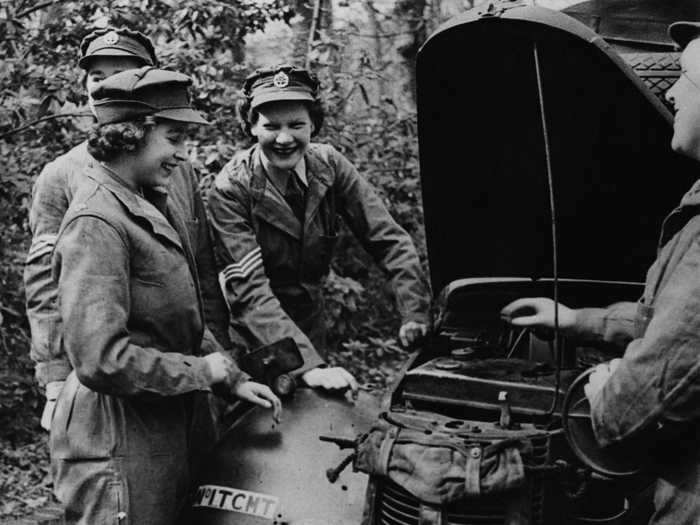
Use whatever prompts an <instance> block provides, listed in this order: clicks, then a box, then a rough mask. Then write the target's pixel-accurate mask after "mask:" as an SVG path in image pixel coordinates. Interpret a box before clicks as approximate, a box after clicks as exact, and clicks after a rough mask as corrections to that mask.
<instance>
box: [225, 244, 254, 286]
mask: <svg viewBox="0 0 700 525" xmlns="http://www.w3.org/2000/svg"><path fill="white" fill-rule="evenodd" d="M260 266H262V254H261V252H260V247H257V248H255V249H253V250H251V251H249V252H248V253H247V254H246V255H245V256H244V257H243V258H242V259H241V260H240V261H238V262H237V263H233V264H229V265H228V266H227V267H226V268H224V269H223V270H222V271H221V274H222V275H223V277H224V279H225V280H226V281H229V280H231V279H245V278H246V277H248V276H249V275H250V274H251V273H252V272H253V270H255V269H256V268H258V267H260Z"/></svg>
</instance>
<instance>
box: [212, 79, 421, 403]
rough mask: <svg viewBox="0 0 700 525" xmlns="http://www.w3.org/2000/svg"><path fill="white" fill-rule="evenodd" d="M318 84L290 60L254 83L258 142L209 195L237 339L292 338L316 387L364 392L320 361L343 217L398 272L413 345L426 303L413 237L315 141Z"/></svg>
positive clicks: (250, 110)
mask: <svg viewBox="0 0 700 525" xmlns="http://www.w3.org/2000/svg"><path fill="white" fill-rule="evenodd" d="M319 88H320V86H319V82H318V79H317V78H316V75H314V74H313V73H312V72H310V71H307V70H305V69H301V68H298V67H293V66H290V65H279V66H275V67H272V68H268V69H263V70H259V71H256V72H255V73H253V74H252V75H250V76H249V77H248V78H247V79H246V81H245V84H244V86H243V91H244V94H245V97H244V98H243V99H242V101H241V104H240V106H239V108H238V110H239V116H240V118H241V121H242V124H243V126H244V128H245V130H246V131H247V132H248V133H249V134H250V135H251V137H253V138H254V139H256V144H255V145H254V146H253V147H252V148H250V149H248V150H246V151H241V152H239V153H238V154H237V155H236V156H235V157H234V158H233V160H231V161H230V162H229V163H228V164H227V165H226V166H225V167H224V169H223V171H222V172H221V173H220V174H219V176H218V177H217V178H216V182H215V185H214V188H212V190H211V192H210V194H209V201H208V202H209V208H210V213H211V223H212V229H213V232H214V237H215V239H216V242H217V243H218V248H219V253H220V255H221V260H222V261H223V262H224V263H225V264H226V266H225V267H224V268H222V269H221V273H220V281H221V283H222V285H223V287H224V289H225V293H226V296H227V299H228V301H229V306H230V310H231V313H232V318H231V322H232V324H233V326H235V327H236V329H237V330H236V333H237V335H240V336H241V337H242V338H243V339H244V343H245V345H246V346H248V347H253V348H254V347H256V346H261V345H264V344H270V343H272V342H274V341H276V340H278V339H282V338H284V337H292V338H293V339H294V340H295V341H296V343H297V346H298V347H299V349H300V351H301V353H302V355H303V357H304V366H303V367H302V368H301V369H300V370H299V371H298V373H299V374H300V376H301V380H302V381H303V382H304V383H305V384H306V385H307V386H310V387H320V388H325V389H332V390H343V389H348V388H350V389H353V390H357V387H358V385H357V382H356V381H355V378H354V377H353V376H352V375H351V374H350V373H349V372H347V371H346V370H345V369H343V368H340V367H324V366H323V365H324V363H323V358H324V357H325V354H326V350H327V349H326V341H325V333H326V321H325V313H324V300H323V281H324V279H325V277H326V275H328V272H329V269H330V263H331V259H332V257H333V251H334V247H335V244H336V241H337V239H338V233H339V228H340V219H341V218H342V220H343V221H344V222H345V224H347V226H348V227H349V228H350V229H351V230H352V232H353V233H354V234H355V236H356V237H357V238H358V239H359V240H360V242H361V243H362V245H363V246H364V247H365V248H366V249H367V251H368V252H369V253H370V254H371V255H372V256H373V258H374V259H375V260H376V261H377V262H378V263H379V264H380V266H381V267H382V269H383V270H384V271H385V272H386V273H387V274H388V275H389V276H390V278H391V282H392V285H393V287H394V290H395V292H396V302H397V305H398V308H399V311H400V312H401V316H402V318H403V323H402V326H401V329H400V331H399V338H400V340H401V342H402V344H404V346H408V345H409V344H412V343H414V342H416V341H418V340H419V339H420V338H421V337H422V336H423V335H425V333H426V330H427V324H428V302H429V298H428V292H427V289H426V287H425V283H424V280H423V276H422V272H421V268H420V264H419V261H418V255H417V253H416V249H415V246H414V245H413V242H412V240H411V238H410V236H409V235H408V234H407V233H406V231H404V230H403V229H402V228H401V227H400V226H399V225H398V224H397V223H396V222H395V221H394V220H393V218H392V217H391V216H390V215H389V212H388V211H387V210H386V207H385V206H384V204H383V202H382V200H381V199H380V198H379V196H378V195H377V194H376V193H375V191H374V189H373V188H372V187H371V186H370V184H369V183H368V182H367V181H366V180H365V179H364V178H363V177H362V176H361V175H360V174H359V173H358V172H357V170H356V169H355V167H354V166H353V165H352V164H351V163H350V162H349V161H348V159H347V158H345V157H344V156H343V155H342V154H341V153H340V152H339V151H337V150H336V149H335V148H333V147H332V146H330V145H327V144H315V143H312V142H311V139H312V137H314V136H315V135H316V134H317V133H318V132H319V130H320V128H321V125H322V124H323V108H322V102H321V100H320V97H319V91H320V89H319Z"/></svg>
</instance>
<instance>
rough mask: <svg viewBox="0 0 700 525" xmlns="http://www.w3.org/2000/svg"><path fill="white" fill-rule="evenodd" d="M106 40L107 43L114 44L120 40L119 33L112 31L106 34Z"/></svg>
mask: <svg viewBox="0 0 700 525" xmlns="http://www.w3.org/2000/svg"><path fill="white" fill-rule="evenodd" d="M104 41H105V44H107V45H108V46H113V45H114V44H116V43H117V42H119V35H118V34H117V32H116V31H110V32H109V33H107V34H106V35H105V37H104Z"/></svg>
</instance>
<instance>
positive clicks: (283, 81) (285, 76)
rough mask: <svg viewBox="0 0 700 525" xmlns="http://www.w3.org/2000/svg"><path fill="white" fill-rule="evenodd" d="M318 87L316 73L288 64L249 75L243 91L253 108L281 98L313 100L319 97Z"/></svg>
mask: <svg viewBox="0 0 700 525" xmlns="http://www.w3.org/2000/svg"><path fill="white" fill-rule="evenodd" d="M318 89H319V82H318V79H317V78H316V75H314V74H313V73H310V72H308V71H307V70H306V69H302V68H298V67H294V66H290V65H286V64H285V65H279V66H274V67H270V68H265V69H259V70H257V71H255V72H254V73H253V74H251V75H249V76H248V77H247V78H246V80H245V83H244V84H243V92H244V94H245V95H246V96H247V97H248V98H249V99H250V107H251V109H252V108H256V107H258V106H260V105H261V104H265V103H267V102H275V101H279V100H308V101H313V100H316V99H317V97H318Z"/></svg>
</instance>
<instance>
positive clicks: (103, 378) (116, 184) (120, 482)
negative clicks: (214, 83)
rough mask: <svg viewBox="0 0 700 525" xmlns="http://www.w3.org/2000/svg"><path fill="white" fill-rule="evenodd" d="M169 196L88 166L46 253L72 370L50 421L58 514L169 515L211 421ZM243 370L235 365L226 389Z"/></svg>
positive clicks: (185, 249) (104, 519)
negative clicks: (50, 260) (136, 189)
mask: <svg viewBox="0 0 700 525" xmlns="http://www.w3.org/2000/svg"><path fill="white" fill-rule="evenodd" d="M185 217H186V213H185V210H184V209H182V206H181V205H180V202H179V201H178V200H176V199H169V198H168V197H167V196H166V195H165V194H163V193H162V192H157V191H148V190H145V189H144V196H143V197H142V196H140V195H138V194H137V193H135V192H134V191H132V190H131V189H130V188H128V187H127V186H125V185H124V184H123V183H121V182H120V181H118V180H117V179H115V178H113V177H112V176H111V175H110V174H109V173H108V172H107V170H106V169H105V168H103V167H102V166H100V165H99V164H96V165H93V166H90V167H87V166H86V167H84V168H83V173H82V180H81V183H80V187H79V189H78V191H77V192H76V194H75V195H74V196H73V199H72V202H71V205H70V207H69V209H68V211H67V213H66V215H65V218H64V220H63V224H62V226H61V229H60V230H59V233H58V237H57V240H56V245H55V248H54V250H53V267H52V270H53V278H54V281H55V282H56V283H57V298H58V314H59V316H60V319H61V320H62V333H63V346H62V348H63V349H64V350H65V353H66V355H67V356H68V358H69V360H70V365H71V368H72V369H73V372H71V373H70V374H69V375H68V377H67V379H66V382H65V385H64V386H63V388H62V390H61V393H60V395H59V397H58V399H57V401H56V410H55V414H54V417H53V420H52V423H51V438H50V448H51V460H52V474H53V480H54V490H55V493H56V495H57V497H58V498H59V499H60V501H61V502H62V504H63V505H64V508H65V509H66V514H67V518H69V519H68V521H69V522H71V523H73V522H75V521H78V523H85V524H91V523H117V522H119V523H120V524H121V523H123V524H124V525H130V524H140V523H149V524H153V525H167V524H171V523H175V520H176V516H177V513H178V511H179V510H180V508H181V506H182V505H183V504H184V502H185V501H186V494H187V491H188V489H189V484H190V482H191V479H192V476H193V472H194V469H196V468H197V465H198V464H199V461H200V458H199V456H198V454H199V453H201V452H202V451H205V450H207V449H206V448H205V447H208V446H211V444H212V439H213V436H214V427H213V421H212V420H211V417H208V416H209V412H208V402H207V393H208V392H207V391H208V390H209V388H210V387H209V385H210V384H211V380H212V378H211V374H210V371H209V367H208V365H207V363H206V361H205V359H204V358H203V357H200V356H199V355H200V353H201V349H202V336H203V333H204V315H203V304H202V298H201V294H200V292H199V286H198V278H197V268H196V264H195V259H194V249H193V247H192V246H191V243H190V238H189V235H188V224H187V221H186V219H185ZM246 379H247V376H246V375H245V374H243V373H241V372H240V371H238V370H236V371H235V373H234V374H232V375H231V377H230V378H229V380H230V381H229V385H230V386H231V387H232V388H235V385H236V383H237V382H238V381H244V380H246Z"/></svg>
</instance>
